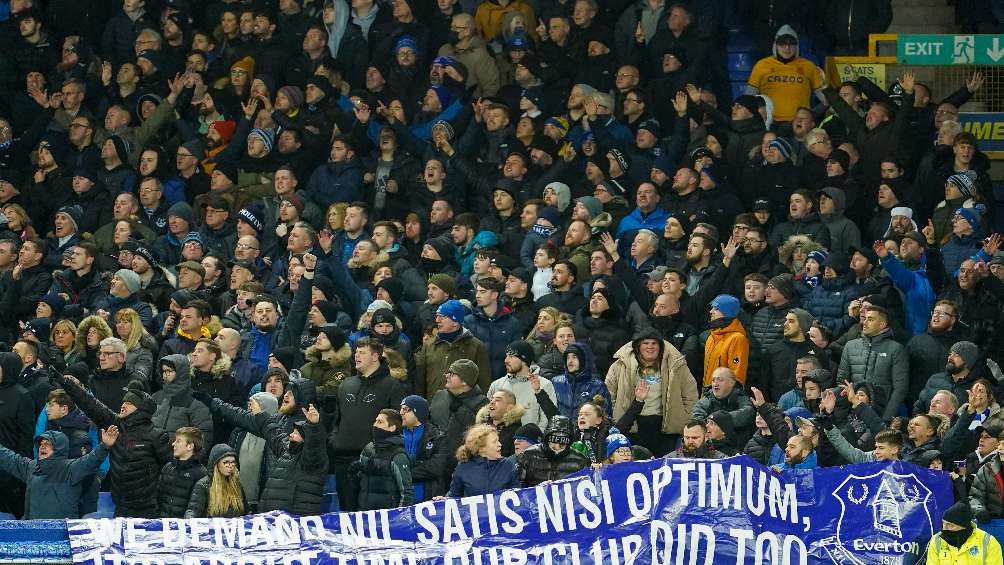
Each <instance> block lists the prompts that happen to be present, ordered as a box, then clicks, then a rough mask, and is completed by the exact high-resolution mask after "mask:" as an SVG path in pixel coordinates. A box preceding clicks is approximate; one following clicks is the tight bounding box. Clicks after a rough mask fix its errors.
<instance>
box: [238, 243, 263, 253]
mask: <svg viewBox="0 0 1004 565" xmlns="http://www.w3.org/2000/svg"><path fill="white" fill-rule="evenodd" d="M237 249H254V250H255V251H257V250H258V248H257V247H251V246H250V245H248V244H246V243H238V244H237Z"/></svg>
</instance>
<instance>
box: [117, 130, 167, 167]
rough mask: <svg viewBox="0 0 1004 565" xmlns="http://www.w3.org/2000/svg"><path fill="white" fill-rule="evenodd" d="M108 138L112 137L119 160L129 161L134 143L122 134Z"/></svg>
mask: <svg viewBox="0 0 1004 565" xmlns="http://www.w3.org/2000/svg"><path fill="white" fill-rule="evenodd" d="M108 139H110V140H111V141H112V145H113V146H115V154H116V155H117V156H118V158H119V161H122V162H123V163H128V162H129V154H130V153H132V143H129V140H128V139H126V138H124V137H122V136H121V135H113V136H111V137H109V138H108ZM182 145H184V144H182Z"/></svg>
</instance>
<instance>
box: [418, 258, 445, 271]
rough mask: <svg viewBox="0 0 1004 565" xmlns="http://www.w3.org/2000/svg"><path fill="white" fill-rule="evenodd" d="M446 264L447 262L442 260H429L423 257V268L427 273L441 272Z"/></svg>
mask: <svg viewBox="0 0 1004 565" xmlns="http://www.w3.org/2000/svg"><path fill="white" fill-rule="evenodd" d="M444 264H446V261H443V260H442V259H428V258H426V257H422V267H423V268H424V269H425V272H427V273H435V272H437V271H439V270H440V269H441V268H442V267H443V265H444Z"/></svg>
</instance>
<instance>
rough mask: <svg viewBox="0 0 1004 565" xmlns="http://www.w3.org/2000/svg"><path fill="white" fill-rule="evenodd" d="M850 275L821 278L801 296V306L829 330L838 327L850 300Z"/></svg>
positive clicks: (851, 280) (852, 283) (834, 329)
mask: <svg viewBox="0 0 1004 565" xmlns="http://www.w3.org/2000/svg"><path fill="white" fill-rule="evenodd" d="M852 277H853V275H843V276H839V277H837V278H835V279H827V278H823V279H822V280H821V281H820V282H819V284H817V285H816V286H814V287H811V288H810V289H809V291H808V293H807V294H805V295H804V296H802V308H804V309H805V310H806V311H808V312H809V313H810V314H812V316H813V317H814V318H816V319H817V320H819V322H820V323H821V324H823V325H824V326H826V327H827V328H829V330H830V331H831V332H836V331H837V330H838V328H840V322H841V320H843V318H844V316H845V315H846V314H847V305H848V304H849V303H850V301H851V295H850V293H848V290H850V289H851V287H852V286H854V280H853V278H852Z"/></svg>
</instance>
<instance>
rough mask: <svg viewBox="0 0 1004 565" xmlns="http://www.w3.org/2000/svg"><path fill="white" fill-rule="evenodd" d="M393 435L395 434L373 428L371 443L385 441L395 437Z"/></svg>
mask: <svg viewBox="0 0 1004 565" xmlns="http://www.w3.org/2000/svg"><path fill="white" fill-rule="evenodd" d="M395 433H396V432H388V431H387V430H384V429H381V428H378V427H376V426H373V443H380V442H382V441H387V440H388V439H390V437H391V436H393V435H395Z"/></svg>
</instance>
